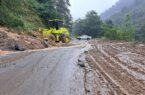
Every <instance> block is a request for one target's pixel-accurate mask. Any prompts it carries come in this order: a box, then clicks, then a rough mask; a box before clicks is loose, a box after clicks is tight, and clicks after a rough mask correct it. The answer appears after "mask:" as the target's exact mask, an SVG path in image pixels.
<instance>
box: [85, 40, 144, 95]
mask: <svg viewBox="0 0 145 95" xmlns="http://www.w3.org/2000/svg"><path fill="white" fill-rule="evenodd" d="M122 45H123V46H122ZM121 46H122V47H124V48H122V47H121ZM92 47H93V49H92V50H90V51H89V53H88V54H87V57H86V60H87V62H88V64H89V66H90V67H91V68H92V69H94V71H95V73H94V76H96V74H97V76H98V75H100V77H99V79H98V80H97V81H96V83H97V85H99V86H102V84H100V82H101V81H104V84H105V85H107V88H106V89H108V91H106V93H108V94H107V95H144V93H145V73H144V72H145V66H144V65H143V64H145V63H144V59H143V58H145V57H144V55H143V54H141V53H140V51H138V50H137V49H136V50H133V49H130V48H129V46H126V45H125V44H120V43H98V42H97V41H94V42H93V46H92ZM124 52H126V53H128V54H126V55H125V54H124ZM131 54H132V55H137V58H138V59H137V58H136V59H135V58H134V59H132V56H131ZM121 55H122V56H125V57H123V58H122V57H121ZM98 81H100V82H98ZM99 86H98V87H99ZM98 92H99V93H98V94H97V95H103V94H101V92H102V90H101V89H99V90H98Z"/></svg>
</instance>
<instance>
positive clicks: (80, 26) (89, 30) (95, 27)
mask: <svg viewBox="0 0 145 95" xmlns="http://www.w3.org/2000/svg"><path fill="white" fill-rule="evenodd" d="M102 23H103V22H102V21H101V19H100V17H99V16H98V15H97V13H96V12H95V11H90V12H88V13H87V14H86V17H85V18H84V19H78V20H76V21H75V22H74V24H73V32H74V33H75V34H76V35H83V34H86V35H90V36H92V37H94V38H95V37H101V36H102V35H103V29H102V27H101V26H102Z"/></svg>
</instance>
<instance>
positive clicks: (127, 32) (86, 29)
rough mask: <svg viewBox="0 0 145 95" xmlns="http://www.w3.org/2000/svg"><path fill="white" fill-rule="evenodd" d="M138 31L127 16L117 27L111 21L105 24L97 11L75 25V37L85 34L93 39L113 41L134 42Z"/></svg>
mask: <svg viewBox="0 0 145 95" xmlns="http://www.w3.org/2000/svg"><path fill="white" fill-rule="evenodd" d="M135 32H136V29H135V27H134V26H133V24H132V22H131V18H130V16H129V15H127V16H126V17H125V19H124V21H123V23H122V24H120V25H115V24H114V23H113V22H112V21H111V20H106V21H105V22H103V21H102V20H101V19H100V17H99V16H98V15H97V13H96V12H95V11H90V12H88V13H87V14H86V17H85V18H84V19H78V20H76V21H75V22H74V24H73V33H74V35H75V36H80V35H83V34H86V35H89V36H92V37H93V38H102V37H103V38H107V39H111V40H124V41H134V40H135Z"/></svg>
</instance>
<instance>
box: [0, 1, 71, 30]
mask: <svg viewBox="0 0 145 95" xmlns="http://www.w3.org/2000/svg"><path fill="white" fill-rule="evenodd" d="M69 6H70V2H69V0H1V3H0V26H5V27H11V28H16V29H26V30H28V29H38V28H39V27H42V26H43V27H47V26H48V20H50V19H63V20H64V21H65V25H66V26H67V27H68V28H69V27H70V26H71V19H72V17H71V14H70V10H69V8H68V7H69Z"/></svg>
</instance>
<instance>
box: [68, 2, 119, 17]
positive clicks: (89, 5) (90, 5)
mask: <svg viewBox="0 0 145 95" xmlns="http://www.w3.org/2000/svg"><path fill="white" fill-rule="evenodd" d="M117 1H118V0H70V3H71V7H70V9H71V14H72V16H73V18H74V19H78V18H83V17H84V16H85V14H86V13H87V12H88V11H90V10H95V11H96V12H97V13H98V14H99V15H100V14H101V13H102V12H104V11H105V10H107V9H108V8H110V7H111V6H112V5H113V4H115V3H116V2H117Z"/></svg>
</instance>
